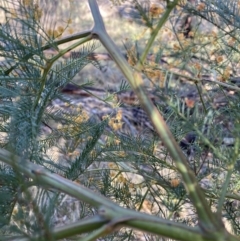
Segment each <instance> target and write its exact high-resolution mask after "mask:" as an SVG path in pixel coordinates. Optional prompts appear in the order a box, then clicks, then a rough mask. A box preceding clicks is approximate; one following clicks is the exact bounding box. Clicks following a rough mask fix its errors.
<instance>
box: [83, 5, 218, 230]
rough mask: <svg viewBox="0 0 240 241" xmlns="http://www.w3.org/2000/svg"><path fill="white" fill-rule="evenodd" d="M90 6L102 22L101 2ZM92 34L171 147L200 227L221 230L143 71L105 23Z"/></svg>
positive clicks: (97, 18)
mask: <svg viewBox="0 0 240 241" xmlns="http://www.w3.org/2000/svg"><path fill="white" fill-rule="evenodd" d="M88 1H89V6H90V9H91V12H92V15H93V18H94V22H95V23H96V21H98V22H97V23H102V24H103V21H99V19H100V18H101V15H100V12H99V9H98V5H97V3H96V0H88ZM93 34H95V35H96V36H97V37H98V38H99V40H100V41H101V42H102V44H103V45H104V46H105V48H106V49H107V50H108V52H109V54H110V55H111V57H112V59H113V60H114V61H115V62H116V64H117V65H118V66H119V68H120V69H121V71H122V73H123V74H124V75H125V77H126V78H127V79H128V81H129V83H130V85H131V86H132V88H133V90H134V91H135V93H136V95H137V96H138V98H139V100H140V103H141V104H142V106H143V108H144V109H145V111H146V113H147V114H148V116H149V117H150V120H151V121H152V123H153V125H154V127H155V129H156V131H157V133H158V134H159V136H160V137H161V139H162V141H163V143H164V145H165V146H166V148H167V149H168V151H169V153H170V155H171V157H172V158H173V160H174V161H175V163H176V166H177V168H178V170H179V172H180V173H181V175H182V178H183V181H184V184H185V187H186V189H187V191H188V193H189V196H190V198H191V200H192V202H193V204H194V206H195V207H196V211H197V214H198V217H199V220H200V223H201V225H202V226H201V227H202V228H203V229H206V230H207V229H211V230H215V229H218V228H219V229H221V228H222V223H221V220H217V219H216V217H215V215H213V213H212V212H211V210H210V207H209V205H208V203H207V201H206V199H205V195H204V193H203V192H202V190H201V188H200V186H199V185H198V182H197V179H196V177H195V175H194V173H193V172H192V170H191V169H190V168H189V167H188V162H187V160H186V157H185V156H184V154H183V152H182V150H181V149H180V147H179V145H178V144H177V142H176V141H175V139H174V137H173V135H172V133H171V132H170V130H169V128H168V126H167V125H166V123H165V121H164V119H163V117H162V116H161V114H160V113H159V111H158V110H157V108H156V107H155V106H154V105H153V103H152V102H151V100H150V99H149V97H148V96H147V95H146V93H145V91H144V90H143V86H144V84H143V80H142V78H141V74H140V73H139V72H137V71H133V70H132V69H131V68H130V66H129V65H128V63H127V61H126V60H125V58H124V57H123V56H122V54H121V52H120V51H119V49H118V47H117V46H116V45H115V43H114V42H113V41H112V39H111V38H110V37H109V36H108V34H107V32H106V30H105V27H104V25H103V26H101V24H98V25H97V27H96V25H95V26H94V27H93Z"/></svg>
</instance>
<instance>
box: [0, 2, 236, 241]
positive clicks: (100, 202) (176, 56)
mask: <svg viewBox="0 0 240 241" xmlns="http://www.w3.org/2000/svg"><path fill="white" fill-rule="evenodd" d="M88 2H89V6H90V9H91V12H92V15H93V19H94V26H93V28H92V29H91V30H88V31H85V32H80V33H76V34H74V35H70V36H65V35H66V33H67V31H69V29H70V30H71V26H70V25H71V22H72V20H71V13H70V15H69V16H68V17H67V19H66V21H64V22H65V25H64V26H63V25H58V23H57V22H56V21H55V20H54V18H53V16H51V12H52V11H51V10H53V8H52V7H51V6H55V5H51V3H50V1H47V0H46V1H43V2H42V1H26V0H12V1H7V2H6V1H2V2H1V5H0V7H1V10H2V12H3V15H4V23H3V24H2V26H1V30H0V53H1V54H0V55H1V58H2V61H1V73H0V98H1V103H0V114H1V123H0V128H1V142H0V144H1V149H0V153H1V156H0V160H1V163H0V164H1V165H0V172H1V174H0V193H1V195H0V213H1V218H0V225H1V230H0V231H1V234H2V240H19V239H20V240H57V239H63V238H69V239H70V238H71V237H74V238H76V237H80V238H81V239H82V240H96V239H97V238H99V237H102V236H106V235H107V236H106V237H105V238H106V239H107V240H110V239H111V240H124V239H129V240H130V239H132V240H134V239H136V240H137V239H139V236H141V237H146V239H151V240H156V239H157V238H158V236H162V237H166V238H169V239H174V240H194V239H196V240H238V237H237V235H238V234H239V216H238V210H237V208H238V205H239V199H240V197H239V194H238V192H239V181H238V180H239V160H238V158H239V123H238V122H239V118H238V115H239V114H238V113H239V105H238V102H239V100H238V98H239V97H238V91H239V88H238V87H237V86H236V85H234V83H235V84H236V83H237V80H238V79H237V78H234V77H236V76H234V75H235V74H236V72H235V70H234V67H237V66H238V51H237V46H238V30H237V29H236V27H235V26H236V24H237V21H238V18H237V17H236V18H234V21H236V22H229V21H230V20H229V21H227V17H226V16H237V12H236V10H235V9H236V8H237V7H238V5H237V1H232V2H231V3H226V2H223V1H219V5H218V6H214V7H213V6H212V5H211V3H209V2H208V1H206V2H201V3H200V4H195V3H194V2H193V1H190V2H189V3H184V2H181V1H177V0H175V1H166V2H163V3H160V4H150V3H149V4H142V3H141V2H138V1H135V4H136V9H137V11H138V13H139V16H140V17H141V20H142V23H143V24H145V26H146V27H147V28H148V29H149V31H150V32H151V34H150V36H149V37H148V38H147V39H148V40H147V43H146V44H145V46H144V48H140V49H139V46H140V45H141V39H140V40H139V42H138V41H135V42H131V41H129V42H127V43H125V47H126V50H127V59H125V58H124V56H123V55H122V53H121V52H120V51H119V50H118V47H117V46H116V45H115V44H114V42H113V41H112V40H111V38H110V37H109V35H108V34H107V32H106V30H105V27H104V23H103V19H102V17H101V14H100V12H99V9H98V5H97V2H96V1H95V0H89V1H88ZM68 4H69V6H70V8H73V5H72V4H73V2H72V1H69V3H68ZM226 9H227V12H226ZM174 11H177V13H179V16H181V14H183V15H184V16H185V18H184V19H185V20H184V22H183V23H181V24H180V25H179V26H180V28H179V27H178V28H176V22H178V21H180V20H179V19H178V17H176V15H177V14H176V12H174ZM70 12H71V11H70ZM212 14H213V15H214V17H213V15H212ZM195 18H196V21H195V22H194V23H195V24H193V23H192V19H195ZM202 21H204V23H206V22H210V23H212V24H214V25H215V26H216V30H217V31H210V32H209V33H207V34H206V33H205V34H203V33H202V30H201V29H200V27H201V26H202V24H203V23H202ZM232 21H233V20H232ZM166 35H167V37H168V38H170V39H171V41H166ZM96 39H97V40H98V41H99V42H100V43H101V44H102V45H103V46H104V47H105V48H106V50H107V51H108V53H109V55H110V56H111V59H112V60H113V61H114V62H115V63H116V64H117V65H118V67H119V69H120V70H121V71H122V73H123V74H124V76H125V77H126V79H127V81H128V83H129V85H128V84H126V83H124V82H122V84H121V85H120V87H119V89H117V90H114V92H113V93H110V92H109V93H106V94H105V95H104V97H102V96H101V97H99V96H96V95H95V94H94V91H93V90H94V88H92V89H91V88H87V87H89V86H90V85H92V83H89V82H85V83H83V84H81V85H80V86H79V87H80V89H81V90H84V91H87V93H88V94H89V95H90V96H92V97H94V98H95V99H97V100H98V102H96V103H97V105H99V106H100V108H101V106H102V104H103V103H104V104H103V107H104V108H105V109H107V111H105V112H104V111H102V112H101V113H100V114H99V113H96V112H94V111H92V112H91V111H87V110H89V109H88V108H87V102H84V103H83V104H81V105H76V104H74V103H73V102H72V99H71V98H69V96H66V95H64V94H63V93H62V92H61V90H62V88H64V87H65V86H66V85H67V84H68V83H69V82H71V81H72V80H73V78H74V77H75V76H76V75H77V74H78V73H79V71H81V69H82V68H83V67H84V66H86V65H87V64H90V63H92V64H93V65H95V66H96V67H97V68H98V67H99V66H100V65H99V62H98V61H97V60H96V58H92V53H93V52H94V50H95V49H96V48H97V47H98V44H97V43H96V41H97V40H96ZM62 44H66V45H64V47H62V48H60V47H61V46H63V45H62ZM72 50H77V51H78V55H76V56H75V55H74V57H73V56H72V57H70V58H69V59H68V60H64V61H63V60H62V57H63V56H65V55H66V54H67V53H68V52H69V51H72ZM142 76H145V77H144V79H143V77H142ZM146 81H149V82H150V83H151V87H152V90H151V95H153V96H154V98H153V99H154V103H153V102H152V101H151V99H150V97H149V95H150V93H149V90H148V89H147V88H146ZM149 82H148V84H149ZM206 82H207V83H206ZM129 88H131V89H132V90H133V91H134V93H135V95H136V97H137V99H138V101H139V103H138V104H137V106H125V105H124V103H119V102H118V101H116V99H115V97H116V96H118V95H120V94H121V93H124V92H126V90H128V89H129ZM186 88H189V92H190V94H187V95H186V93H185V92H184V91H186ZM219 95H220V97H219ZM218 98H223V101H222V102H220V101H218ZM221 100H222V99H221ZM54 101H55V102H54ZM56 103H58V104H59V105H57V104H56ZM84 107H85V108H84ZM125 109H126V110H130V112H125ZM90 110H91V108H90ZM127 113H135V115H137V120H139V119H140V118H142V120H143V121H142V122H138V121H136V120H135V121H133V123H130V121H129V120H130V119H131V117H129V116H128V115H127ZM131 125H133V126H134V125H135V126H134V128H133V127H132V126H131ZM126 126H128V129H127V131H126V130H124V127H126ZM56 155H57V156H56ZM140 211H143V212H140ZM223 221H225V223H226V226H227V225H229V227H228V231H227V229H226V227H225V226H224V223H223ZM135 229H138V230H141V234H139V233H138V232H136V231H135ZM145 232H147V233H150V234H145ZM144 235H146V236H144Z"/></svg>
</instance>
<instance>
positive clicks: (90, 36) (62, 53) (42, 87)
mask: <svg viewBox="0 0 240 241" xmlns="http://www.w3.org/2000/svg"><path fill="white" fill-rule="evenodd" d="M90 40H92V35H88V36H87V37H85V38H84V39H81V40H79V41H78V42H77V43H74V44H72V45H71V46H69V47H67V48H65V49H63V50H61V51H60V52H59V53H58V54H57V55H55V56H54V57H52V58H51V59H50V60H48V62H47V64H46V67H45V68H44V71H43V76H42V78H41V79H42V81H41V86H40V90H39V92H38V96H37V98H36V101H35V103H34V109H35V108H36V107H37V105H38V102H39V100H40V98H41V95H42V92H43V90H44V87H45V83H46V80H47V74H48V73H49V71H50V69H51V67H52V65H53V64H54V63H55V62H56V60H58V59H59V58H61V57H62V56H63V55H64V54H66V53H67V52H69V51H70V50H72V49H74V48H76V47H78V46H79V45H82V44H84V43H86V42H88V41H90Z"/></svg>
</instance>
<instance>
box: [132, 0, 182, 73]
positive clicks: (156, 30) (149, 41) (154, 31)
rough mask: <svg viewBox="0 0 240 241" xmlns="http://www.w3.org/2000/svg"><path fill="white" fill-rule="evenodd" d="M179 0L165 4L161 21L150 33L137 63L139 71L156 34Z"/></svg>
mask: <svg viewBox="0 0 240 241" xmlns="http://www.w3.org/2000/svg"><path fill="white" fill-rule="evenodd" d="M178 1H179V0H174V2H173V3H171V4H169V3H168V4H167V9H166V11H165V12H164V14H163V15H162V17H161V19H160V20H159V21H158V24H157V26H156V28H154V29H153V30H152V33H151V37H150V38H149V39H148V42H147V45H146V47H145V49H144V51H143V53H142V55H141V57H140V59H139V61H138V63H137V66H136V68H137V69H139V70H141V69H142V66H143V64H144V62H145V60H146V58H147V55H148V53H149V50H150V48H151V47H152V45H153V43H154V41H155V39H156V37H157V35H158V33H159V30H160V29H161V28H162V27H163V25H164V24H165V22H166V21H167V20H168V17H169V15H170V13H171V12H172V10H173V8H174V7H175V6H176V5H177V3H178Z"/></svg>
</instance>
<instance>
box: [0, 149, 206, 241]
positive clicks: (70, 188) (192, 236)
mask: <svg viewBox="0 0 240 241" xmlns="http://www.w3.org/2000/svg"><path fill="white" fill-rule="evenodd" d="M0 160H1V161H3V162H4V163H6V164H8V165H11V166H12V167H13V168H14V169H15V170H16V171H17V172H18V173H23V174H24V175H26V176H28V177H30V178H32V179H33V181H34V182H35V183H38V185H42V186H43V187H46V188H54V189H57V190H58V191H61V192H63V193H66V194H69V195H71V196H73V197H76V198H77V199H79V200H82V201H84V202H86V203H89V204H90V205H92V206H94V207H99V208H100V210H99V215H100V216H101V217H102V219H97V220H96V222H97V223H95V222H93V223H92V225H93V226H91V225H90V223H91V221H89V226H88V225H87V223H88V222H87V221H86V222H87V223H85V222H83V223H79V224H75V225H73V226H72V232H74V234H75V232H76V228H77V225H83V226H84V227H85V228H86V229H85V230H87V229H91V230H93V229H94V227H96V228H99V227H101V226H102V225H105V221H106V220H109V221H110V220H111V221H114V220H115V221H116V220H119V222H120V221H121V223H122V224H124V225H127V226H129V227H133V228H137V229H142V230H143V231H147V232H152V233H154V234H158V235H163V236H167V234H168V235H170V236H169V237H172V238H174V239H179V240H185V241H188V240H189V241H190V240H201V239H200V237H201V236H202V233H201V232H202V231H201V230H200V229H199V228H198V227H188V226H186V225H184V224H181V223H177V222H174V221H170V220H165V219H163V218H160V217H155V216H152V215H148V214H146V213H139V212H137V211H134V210H130V209H125V208H122V207H119V206H118V205H117V204H115V203H113V202H112V201H111V200H109V199H107V198H106V197H104V196H101V195H100V194H96V193H95V192H93V191H91V190H89V189H87V188H85V187H84V186H81V185H79V184H77V183H74V182H72V181H70V180H68V179H65V178H63V177H61V176H59V175H57V174H53V173H50V172H49V171H47V170H46V169H45V168H43V167H41V166H39V165H36V164H33V163H31V162H29V161H24V163H23V162H21V161H20V158H18V157H17V156H15V155H13V154H11V153H10V152H8V151H6V150H3V149H0ZM123 220H124V222H123ZM94 223H95V224H94ZM95 225H96V226H95ZM66 232H67V231H66V230H65V229H61V228H59V229H56V230H55V235H56V237H59V238H60V237H63V235H70V234H71V233H66ZM79 233H81V231H79ZM177 237H178V238H177ZM179 237H182V238H181V239H180V238H179ZM183 237H185V238H183ZM186 237H189V238H187V239H186Z"/></svg>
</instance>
